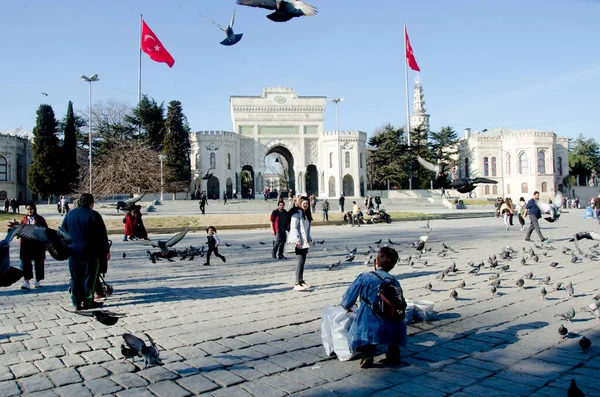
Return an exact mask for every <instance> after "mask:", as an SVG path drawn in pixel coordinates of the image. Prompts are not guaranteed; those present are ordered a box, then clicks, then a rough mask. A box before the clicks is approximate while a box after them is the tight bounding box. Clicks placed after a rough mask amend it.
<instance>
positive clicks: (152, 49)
mask: <svg viewBox="0 0 600 397" xmlns="http://www.w3.org/2000/svg"><path fill="white" fill-rule="evenodd" d="M140 46H141V48H142V51H144V52H145V53H146V54H148V56H149V57H150V59H152V60H153V61H154V62H164V63H166V64H167V65H169V67H170V68H172V67H173V65H174V64H175V59H173V57H172V56H171V54H169V51H167V49H166V48H165V47H164V46H163V45H162V43H161V42H160V40H159V39H158V37H156V35H155V34H154V32H153V31H152V29H150V28H149V27H148V25H146V21H144V20H143V19H142V42H141V43H140Z"/></svg>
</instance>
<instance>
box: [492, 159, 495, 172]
mask: <svg viewBox="0 0 600 397" xmlns="http://www.w3.org/2000/svg"><path fill="white" fill-rule="evenodd" d="M492 176H496V158H495V157H492Z"/></svg>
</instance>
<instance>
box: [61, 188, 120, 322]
mask: <svg viewBox="0 0 600 397" xmlns="http://www.w3.org/2000/svg"><path fill="white" fill-rule="evenodd" d="M62 227H63V229H65V230H66V231H67V232H68V233H69V234H70V235H71V239H72V240H73V242H72V243H71V245H70V247H71V248H72V249H73V255H72V256H71V257H70V258H69V271H70V272H71V300H72V301H73V306H75V308H76V310H85V309H93V308H97V307H100V306H102V303H101V302H95V301H94V289H95V286H96V279H97V278H98V268H99V265H100V259H101V258H103V259H106V261H108V260H110V247H109V244H108V236H107V234H106V225H105V224H104V220H103V219H102V216H101V215H100V214H99V213H98V212H96V211H94V196H92V195H91V194H90V193H84V194H82V195H81V198H80V199H79V206H78V207H77V208H75V209H74V210H72V211H70V212H68V213H67V215H66V216H65V219H63V223H62Z"/></svg>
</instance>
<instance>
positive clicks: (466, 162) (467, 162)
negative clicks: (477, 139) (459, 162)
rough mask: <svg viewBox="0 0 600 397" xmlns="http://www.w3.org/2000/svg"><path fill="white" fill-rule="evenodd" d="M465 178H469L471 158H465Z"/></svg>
mask: <svg viewBox="0 0 600 397" xmlns="http://www.w3.org/2000/svg"><path fill="white" fill-rule="evenodd" d="M465 178H469V159H468V158H466V159H465Z"/></svg>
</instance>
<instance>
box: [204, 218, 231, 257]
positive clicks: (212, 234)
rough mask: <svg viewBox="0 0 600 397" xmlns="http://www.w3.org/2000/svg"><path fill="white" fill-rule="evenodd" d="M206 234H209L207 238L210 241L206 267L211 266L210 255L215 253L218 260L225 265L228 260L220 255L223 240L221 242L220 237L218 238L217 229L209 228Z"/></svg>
mask: <svg viewBox="0 0 600 397" xmlns="http://www.w3.org/2000/svg"><path fill="white" fill-rule="evenodd" d="M206 233H208V235H207V236H206V238H207V239H208V252H207V253H206V263H205V264H204V266H210V254H212V253H213V252H214V253H215V256H216V257H217V258H221V260H222V261H223V263H225V262H226V261H227V259H225V257H224V256H223V255H221V254H219V244H220V243H221V240H219V236H217V229H216V228H215V227H214V226H209V227H207V228H206Z"/></svg>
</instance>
